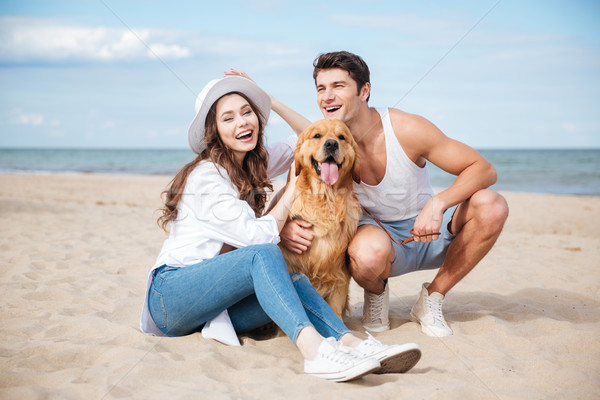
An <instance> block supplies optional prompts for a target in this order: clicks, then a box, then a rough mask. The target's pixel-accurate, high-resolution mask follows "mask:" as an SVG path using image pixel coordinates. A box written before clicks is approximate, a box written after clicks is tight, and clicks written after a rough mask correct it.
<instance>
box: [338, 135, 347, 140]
mask: <svg viewBox="0 0 600 400" xmlns="http://www.w3.org/2000/svg"><path fill="white" fill-rule="evenodd" d="M338 139H340V140H346V136H344V135H340V136H338Z"/></svg>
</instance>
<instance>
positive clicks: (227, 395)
mask: <svg viewBox="0 0 600 400" xmlns="http://www.w3.org/2000/svg"><path fill="white" fill-rule="evenodd" d="M169 180H170V177H165V176H116V175H95V174H79V175H46V176H44V175H38V176H35V175H0V223H1V226H2V228H1V229H2V236H1V238H0V273H1V279H0V282H1V285H2V290H1V291H0V293H1V294H2V300H1V301H0V307H1V314H0V315H1V319H0V321H1V325H0V398H2V399H47V398H51V399H116V398H125V399H133V398H135V399H211V400H220V399H347V400H349V399H357V400H364V399H377V400H383V399H460V400H465V399H506V400H508V399H597V398H599V396H600V296H599V292H600V290H599V289H598V287H599V284H600V233H599V229H600V228H599V227H600V198H595V197H576V196H555V195H538V194H522V193H503V194H504V195H505V197H506V198H507V200H508V203H509V206H510V213H511V214H510V217H509V220H508V222H507V224H506V227H505V230H504V232H503V233H502V235H501V236H500V239H499V240H498V243H497V244H496V246H495V248H494V249H493V250H492V252H491V253H490V254H489V255H488V256H487V257H486V258H485V259H484V260H483V261H482V262H481V263H480V265H478V266H477V268H476V269H475V270H474V271H473V272H472V273H471V274H470V275H468V276H467V277H466V278H465V279H464V280H463V281H462V282H461V283H459V284H458V286H457V287H456V288H455V289H454V290H452V291H451V292H450V293H449V294H448V296H447V300H446V303H445V305H444V310H445V315H446V319H447V320H448V322H449V324H450V326H451V327H452V328H453V329H454V332H455V334H454V336H452V337H448V338H444V339H437V338H431V337H428V336H425V335H423V334H422V333H421V332H420V330H419V329H418V326H417V325H416V324H415V323H412V322H410V321H409V319H408V314H409V311H410V308H411V307H412V305H413V303H414V302H415V300H416V298H417V295H418V292H419V289H420V285H421V283H422V282H425V281H430V280H431V279H432V278H433V276H434V274H435V271H426V272H419V273H414V274H411V275H407V276H404V277H399V278H394V279H391V280H390V288H391V297H390V303H391V311H390V316H391V324H392V329H391V330H390V331H388V332H385V333H380V334H376V337H377V338H378V339H379V340H381V341H383V342H385V343H403V342H408V341H410V342H416V343H418V344H419V345H420V346H421V347H422V349H423V358H422V359H421V361H420V362H419V364H418V365H417V366H416V367H415V368H414V369H413V370H412V371H410V372H409V373H407V374H402V375H399V374H388V375H369V376H366V377H364V378H362V379H359V380H356V381H353V382H350V383H332V382H327V381H322V380H320V379H317V378H313V377H310V376H305V375H304V374H303V373H302V359H301V356H300V353H299V352H298V351H297V350H296V349H295V348H294V347H293V345H292V344H291V342H290V341H289V339H288V338H286V337H267V338H265V337H260V336H256V335H255V336H251V337H250V336H245V337H242V342H243V346H242V347H237V348H236V347H227V346H225V345H222V344H220V343H217V342H215V341H212V340H205V339H204V338H202V336H201V335H200V334H194V335H190V336H187V337H181V338H158V337H153V336H147V335H144V334H142V333H141V332H140V330H139V328H138V326H139V315H140V310H141V306H142V301H143V295H144V290H145V284H146V276H147V272H148V269H149V268H150V267H151V266H152V264H153V263H154V260H155V258H156V256H157V254H158V251H159V250H160V247H161V245H162V241H163V240H164V238H165V234H164V233H163V232H162V231H161V230H160V229H159V228H158V227H157V225H156V217H157V215H158V214H157V212H156V210H157V209H158V208H159V207H160V205H161V204H160V198H159V194H160V192H161V191H162V190H163V189H164V188H165V186H166V185H167V183H168V182H169ZM361 310H362V290H359V288H358V286H356V285H355V284H353V285H352V287H351V314H350V315H349V316H348V317H347V318H346V323H347V324H348V326H349V327H350V328H351V329H353V330H355V331H356V332H357V334H358V335H364V332H363V329H362V328H361V326H360V316H361V313H362V311H361Z"/></svg>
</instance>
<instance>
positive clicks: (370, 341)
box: [363, 331, 382, 347]
mask: <svg viewBox="0 0 600 400" xmlns="http://www.w3.org/2000/svg"><path fill="white" fill-rule="evenodd" d="M365 333H366V334H367V336H368V337H369V338H368V339H367V340H365V341H363V343H364V344H366V345H367V346H368V347H381V344H382V343H381V342H380V341H379V340H377V339H375V338H374V337H373V335H371V334H370V333H369V332H368V331H365Z"/></svg>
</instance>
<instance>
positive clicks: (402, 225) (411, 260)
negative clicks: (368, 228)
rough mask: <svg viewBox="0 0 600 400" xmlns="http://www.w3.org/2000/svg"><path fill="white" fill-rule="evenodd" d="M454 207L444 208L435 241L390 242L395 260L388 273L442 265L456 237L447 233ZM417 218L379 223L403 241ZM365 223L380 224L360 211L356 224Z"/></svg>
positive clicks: (395, 274)
mask: <svg viewBox="0 0 600 400" xmlns="http://www.w3.org/2000/svg"><path fill="white" fill-rule="evenodd" d="M456 207H457V206H454V207H450V208H449V209H447V210H446V211H444V219H443V221H442V226H441V227H440V237H439V238H438V240H434V241H432V242H429V243H417V242H414V241H413V242H410V243H407V244H403V245H399V244H396V243H394V242H392V245H393V246H394V251H395V253H396V255H395V256H394V261H392V273H391V275H390V276H398V275H404V274H407V273H409V272H414V271H421V270H425V269H436V268H439V267H441V266H442V263H443V262H444V259H445V258H446V252H447V251H448V246H450V243H452V240H454V237H455V235H453V234H452V233H450V222H452V217H453V216H454V211H456ZM416 218H417V217H414V218H410V219H405V220H402V221H391V222H383V221H380V222H381V224H382V225H383V226H384V227H385V229H387V231H388V232H389V233H390V234H391V235H392V236H393V237H394V239H395V240H397V241H398V242H402V241H403V240H405V239H408V238H409V237H411V236H412V235H411V233H410V230H411V229H412V228H413V226H414V225H415V220H416ZM366 224H370V225H375V226H377V227H379V225H377V222H375V221H374V220H373V218H371V217H370V216H369V215H368V214H363V216H362V218H361V220H360V222H359V223H358V226H361V225H366Z"/></svg>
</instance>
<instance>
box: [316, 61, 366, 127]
mask: <svg viewBox="0 0 600 400" xmlns="http://www.w3.org/2000/svg"><path fill="white" fill-rule="evenodd" d="M315 83H316V86H317V103H318V104H319V108H320V110H321V112H322V113H323V116H324V117H325V118H327V119H334V118H335V119H339V120H342V121H343V122H345V123H347V124H348V123H349V122H350V121H352V119H353V118H355V117H357V116H358V112H359V109H360V106H361V102H364V103H365V105H366V102H367V98H368V95H369V90H370V86H369V83H365V85H364V86H363V87H362V88H361V89H360V91H359V90H358V87H357V86H356V81H354V79H352V78H351V77H350V74H348V72H347V71H345V70H343V69H339V68H331V69H324V70H321V71H319V73H318V74H317V76H316V78H315Z"/></svg>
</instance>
